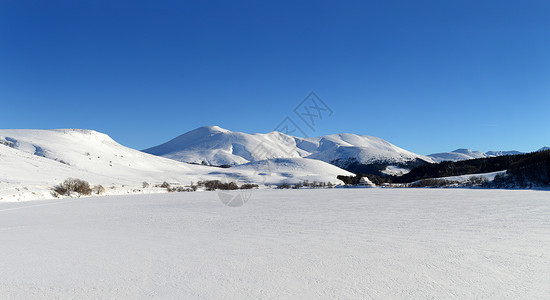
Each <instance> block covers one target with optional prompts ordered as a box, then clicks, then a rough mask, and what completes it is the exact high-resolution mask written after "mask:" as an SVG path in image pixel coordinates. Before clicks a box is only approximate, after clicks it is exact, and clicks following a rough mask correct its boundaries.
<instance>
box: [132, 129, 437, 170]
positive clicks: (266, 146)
mask: <svg viewBox="0 0 550 300" xmlns="http://www.w3.org/2000/svg"><path fill="white" fill-rule="evenodd" d="M143 151H144V152H147V153H151V154H154V155H159V156H163V157H167V158H171V159H174V160H178V161H183V162H191V163H201V162H203V161H204V162H207V163H208V164H211V165H224V164H229V165H236V164H243V163H246V162H251V161H256V160H263V159H268V158H299V157H305V158H311V159H317V160H321V161H325V162H329V163H333V162H334V161H339V162H340V163H339V164H338V163H337V165H339V166H341V165H343V164H345V163H347V162H359V163H362V164H369V163H376V162H381V161H383V162H391V163H405V162H409V161H411V160H415V159H422V160H426V161H428V162H432V160H431V159H430V158H429V157H427V156H422V155H418V154H415V153H412V152H409V151H407V150H404V149H401V148H399V147H397V146H395V145H392V144H391V143H388V142H387V141H384V140H383V139H380V138H377V137H372V136H366V135H356V134H350V133H342V134H333V135H327V136H321V137H313V138H300V137H293V136H289V135H286V134H283V133H281V132H277V131H273V132H270V133H266V134H260V133H255V134H247V133H242V132H231V131H229V130H227V129H223V128H220V127H218V126H206V127H201V128H198V129H195V130H193V131H190V132H187V133H185V134H182V135H180V136H178V137H176V138H174V139H173V140H171V141H168V142H166V143H164V144H161V145H159V146H156V147H152V148H149V149H145V150H143Z"/></svg>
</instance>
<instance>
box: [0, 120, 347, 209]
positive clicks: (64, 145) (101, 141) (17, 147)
mask: <svg viewBox="0 0 550 300" xmlns="http://www.w3.org/2000/svg"><path fill="white" fill-rule="evenodd" d="M291 161H292V159H290V160H289V161H277V160H273V161H271V160H270V161H269V166H270V169H269V170H261V169H259V168H257V167H255V166H252V165H250V166H240V167H239V168H238V169H233V168H229V169H223V168H216V167H208V166H201V165H191V164H187V163H182V162H177V161H174V160H171V159H167V158H163V157H158V156H154V155H151V154H147V153H143V152H141V151H137V150H134V149H131V148H127V147H124V146H122V145H120V144H118V143H117V142H115V141H114V140H112V139H111V138H110V137H109V136H107V135H105V134H102V133H99V132H96V131H92V130H81V129H60V130H23V129H18V130H0V202H2V201H22V200H33V199H44V198H52V197H53V196H52V195H51V188H52V187H53V186H55V185H57V184H59V183H61V182H62V181H63V180H65V179H66V178H69V177H73V178H80V179H83V180H86V181H88V182H89V183H90V184H92V185H97V184H101V185H103V186H104V187H105V188H106V189H107V191H106V193H107V194H120V193H154V192H162V191H163V190H162V189H155V188H154V187H150V188H147V189H143V188H142V182H143V181H146V182H148V183H150V184H151V186H153V185H154V184H160V183H162V182H163V181H167V182H169V183H171V184H173V185H189V184H191V182H194V183H196V182H197V181H199V180H214V179H217V180H221V181H236V182H237V183H238V184H242V183H245V182H250V183H257V184H260V185H261V184H280V183H282V182H299V181H304V180H309V181H314V180H316V181H323V182H329V181H330V182H332V183H336V182H337V179H336V176H338V175H352V174H351V173H349V172H347V171H345V170H342V169H340V168H338V167H335V166H333V165H330V164H328V163H325V162H322V161H314V160H310V159H301V158H300V161H299V162H294V163H289V162H291ZM279 164H280V165H281V166H279ZM279 167H280V168H281V169H280V170H279ZM110 187H114V188H110Z"/></svg>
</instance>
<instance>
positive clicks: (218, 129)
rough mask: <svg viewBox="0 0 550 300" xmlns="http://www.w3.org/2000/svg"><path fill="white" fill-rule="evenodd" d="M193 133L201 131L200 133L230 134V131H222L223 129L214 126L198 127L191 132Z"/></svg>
mask: <svg viewBox="0 0 550 300" xmlns="http://www.w3.org/2000/svg"><path fill="white" fill-rule="evenodd" d="M193 131H202V132H205V131H206V132H231V131H230V130H227V129H224V128H221V127H220V126H216V125H212V126H202V127H199V128H197V129H195V130H192V132H193Z"/></svg>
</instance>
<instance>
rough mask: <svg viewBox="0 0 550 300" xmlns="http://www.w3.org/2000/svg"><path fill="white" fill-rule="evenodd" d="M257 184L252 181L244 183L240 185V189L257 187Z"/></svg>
mask: <svg viewBox="0 0 550 300" xmlns="http://www.w3.org/2000/svg"><path fill="white" fill-rule="evenodd" d="M257 188H258V185H257V184H253V183H245V184H243V185H241V190H250V189H257Z"/></svg>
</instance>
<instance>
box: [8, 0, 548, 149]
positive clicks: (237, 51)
mask: <svg viewBox="0 0 550 300" xmlns="http://www.w3.org/2000/svg"><path fill="white" fill-rule="evenodd" d="M549 15H550V1H466V0H461V1H454V0H450V1H436V0H433V1H372V2H370V1H331V2H324V1H272V2H268V1H219V2H218V1H193V2H186V1H38V0H33V1H25V0H22V1H15V0H11V1H1V2H0V101H1V102H0V103H1V110H0V112H1V116H2V117H1V118H0V128H44V129H49V128H88V129H94V130H98V131H100V132H104V133H107V134H109V135H111V136H112V137H113V138H114V139H115V140H117V141H118V142H120V143H122V144H124V145H126V146H129V147H133V148H138V149H143V148H147V147H150V146H154V145H157V144H159V143H162V142H165V141H167V140H169V139H171V138H173V137H175V136H177V135H179V134H181V133H184V132H186V131H189V130H192V129H194V128H196V127H200V126H203V125H219V126H221V127H224V128H227V129H230V130H233V131H243V132H269V131H271V130H273V129H275V127H276V126H277V125H278V124H279V123H280V122H281V121H282V120H283V119H284V118H285V117H287V116H290V117H292V118H296V116H295V115H294V113H293V110H294V109H295V107H296V106H297V105H298V104H299V103H300V102H301V101H302V100H303V99H304V98H305V97H306V96H307V95H308V94H309V93H310V92H311V91H315V93H316V94H317V95H318V96H319V97H320V98H321V99H322V100H323V101H324V102H325V103H326V104H327V105H328V106H329V107H330V108H331V109H332V111H333V114H332V115H331V116H330V117H328V116H326V117H325V118H323V120H318V122H316V124H315V126H314V130H312V129H311V128H307V130H306V129H304V131H307V132H306V133H307V134H308V135H309V136H316V135H325V134H331V133H340V132H351V133H357V134H366V135H372V136H377V137H380V138H383V139H385V140H388V141H389V142H391V143H394V144H396V145H397V146H400V147H402V148H405V149H407V150H410V151H413V152H417V153H420V154H429V153H433V152H442V151H451V150H454V149H456V148H461V147H468V148H472V149H474V150H482V151H488V150H512V149H515V150H520V151H531V150H536V149H538V148H540V147H542V146H544V145H549V144H550V130H548V128H549V125H550V122H549V119H550V118H549V116H550V38H549V37H550V18H549V17H548V16H549ZM296 120H297V121H300V120H299V119H296ZM299 125H300V124H299ZM300 126H304V125H300Z"/></svg>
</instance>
